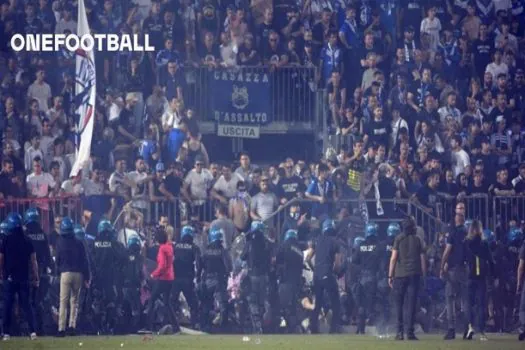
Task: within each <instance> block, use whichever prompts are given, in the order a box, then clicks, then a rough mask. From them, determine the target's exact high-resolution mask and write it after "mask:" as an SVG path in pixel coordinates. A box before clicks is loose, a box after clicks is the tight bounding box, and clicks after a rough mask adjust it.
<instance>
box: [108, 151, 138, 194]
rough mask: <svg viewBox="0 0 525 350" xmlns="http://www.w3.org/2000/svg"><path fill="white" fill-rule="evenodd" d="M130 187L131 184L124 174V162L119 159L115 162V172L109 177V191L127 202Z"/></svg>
mask: <svg viewBox="0 0 525 350" xmlns="http://www.w3.org/2000/svg"><path fill="white" fill-rule="evenodd" d="M131 187H132V182H131V181H130V180H129V179H128V176H127V174H126V161H125V160H124V159H119V160H117V161H116V162H115V171H114V172H113V173H112V174H111V175H110V177H109V191H110V192H112V193H113V194H115V195H117V196H119V197H122V198H124V199H125V200H126V201H129V199H130V198H131V197H130V193H129V190H130V188H131Z"/></svg>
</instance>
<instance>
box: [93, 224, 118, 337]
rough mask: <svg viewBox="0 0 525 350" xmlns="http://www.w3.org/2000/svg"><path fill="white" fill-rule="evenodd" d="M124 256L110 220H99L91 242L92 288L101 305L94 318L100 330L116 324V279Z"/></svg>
mask: <svg viewBox="0 0 525 350" xmlns="http://www.w3.org/2000/svg"><path fill="white" fill-rule="evenodd" d="M125 256H126V255H125V250H124V247H123V246H122V244H121V243H119V242H118V241H117V239H116V234H115V230H114V228H113V225H112V224H111V222H109V220H107V219H102V220H100V222H99V224H98V227H97V237H96V238H95V241H94V243H93V288H94V293H95V296H96V298H97V300H96V302H97V304H99V305H100V307H101V309H100V311H101V312H99V313H98V315H97V317H96V318H97V319H98V322H97V324H98V325H99V327H102V329H101V331H102V332H111V331H112V330H113V328H114V326H115V324H116V304H115V301H116V297H117V285H118V283H117V282H118V281H117V279H118V278H119V277H120V276H121V268H122V265H123V264H124V261H125ZM109 267H111V268H109ZM102 319H104V322H102Z"/></svg>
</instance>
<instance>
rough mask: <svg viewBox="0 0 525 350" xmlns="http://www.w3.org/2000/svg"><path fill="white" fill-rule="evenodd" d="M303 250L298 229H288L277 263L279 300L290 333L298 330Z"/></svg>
mask: <svg viewBox="0 0 525 350" xmlns="http://www.w3.org/2000/svg"><path fill="white" fill-rule="evenodd" d="M303 260H304V257H303V251H302V250H301V248H300V243H299V240H298V234H297V230H288V231H286V233H285V235H284V242H283V243H282V244H281V246H280V247H279V250H278V251H277V257H276V264H277V266H278V276H279V301H280V304H281V309H282V312H283V316H284V319H285V320H286V326H287V329H288V332H289V333H294V332H296V330H297V317H296V311H297V300H298V297H299V292H300V291H301V287H302V275H303Z"/></svg>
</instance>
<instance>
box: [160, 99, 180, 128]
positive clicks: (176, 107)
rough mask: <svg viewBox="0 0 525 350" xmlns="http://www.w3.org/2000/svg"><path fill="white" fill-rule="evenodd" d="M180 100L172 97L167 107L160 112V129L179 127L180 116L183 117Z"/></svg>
mask: <svg viewBox="0 0 525 350" xmlns="http://www.w3.org/2000/svg"><path fill="white" fill-rule="evenodd" d="M183 108H184V107H183V104H182V101H181V100H179V99H178V98H175V97H174V98H173V99H172V100H171V101H170V104H169V107H168V108H167V109H166V110H165V111H164V114H162V121H161V122H162V130H164V131H170V130H171V129H180V124H181V120H182V118H184V113H183Z"/></svg>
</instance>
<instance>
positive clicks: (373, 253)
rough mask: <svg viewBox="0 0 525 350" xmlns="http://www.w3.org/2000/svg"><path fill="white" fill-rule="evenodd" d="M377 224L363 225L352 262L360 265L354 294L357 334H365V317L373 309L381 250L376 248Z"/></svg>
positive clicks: (377, 242)
mask: <svg viewBox="0 0 525 350" xmlns="http://www.w3.org/2000/svg"><path fill="white" fill-rule="evenodd" d="M378 245H379V241H378V238H377V224H375V223H369V224H367V225H366V227H365V241H364V242H363V243H361V245H360V246H359V249H358V250H357V254H356V257H355V259H354V263H355V264H356V265H357V266H359V267H360V277H359V285H360V287H361V291H360V292H359V293H358V295H357V296H356V298H355V299H356V303H357V305H358V309H357V315H358V320H357V334H365V323H366V319H367V318H368V317H370V315H371V314H372V312H373V310H374V306H375V302H376V292H377V271H378V269H379V264H380V261H381V256H382V255H381V253H382V252H381V251H380V249H379V248H378Z"/></svg>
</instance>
